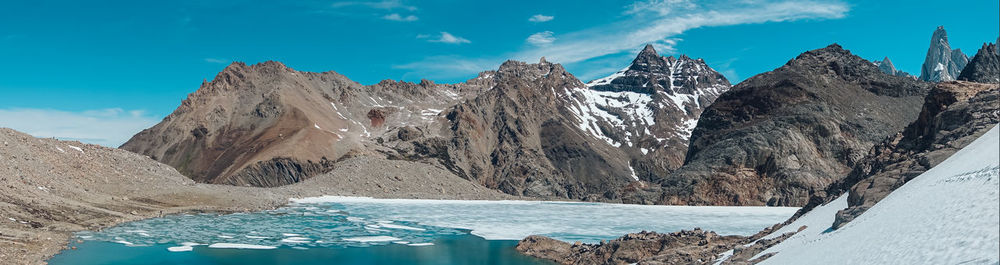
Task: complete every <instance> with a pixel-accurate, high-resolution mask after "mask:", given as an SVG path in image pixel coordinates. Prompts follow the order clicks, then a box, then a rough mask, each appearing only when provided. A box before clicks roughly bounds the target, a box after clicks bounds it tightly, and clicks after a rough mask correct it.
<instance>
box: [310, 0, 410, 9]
mask: <svg viewBox="0 0 1000 265" xmlns="http://www.w3.org/2000/svg"><path fill="white" fill-rule="evenodd" d="M330 7H333V8H342V7H366V8H373V9H382V10H394V9H404V10H409V11H416V10H417V7H415V6H411V5H407V4H404V3H403V1H400V0H383V1H374V2H366V1H345V2H335V3H333V4H330Z"/></svg>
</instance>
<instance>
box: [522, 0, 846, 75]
mask: <svg viewBox="0 0 1000 265" xmlns="http://www.w3.org/2000/svg"><path fill="white" fill-rule="evenodd" d="M693 5H694V4H691V3H690V2H687V1H652V2H641V4H633V5H630V6H628V7H626V9H627V11H626V13H628V14H632V19H628V20H625V21H622V22H620V23H617V24H613V25H607V26H603V27H596V28H591V29H586V30H582V31H578V32H571V33H567V34H562V35H560V40H559V45H549V46H544V47H536V48H534V49H528V50H524V51H521V52H519V53H518V54H517V55H516V56H515V57H516V58H518V59H520V60H530V59H533V58H538V57H542V56H545V57H546V58H547V59H549V60H550V61H553V62H560V63H573V62H579V61H583V60H587V59H590V58H595V57H600V56H604V55H608V54H614V53H620V52H625V51H633V50H635V49H637V48H639V47H642V46H643V45H644V44H646V43H658V44H660V45H661V46H662V49H663V50H669V49H673V45H672V43H673V42H676V41H677V40H676V39H673V38H672V37H673V36H676V35H678V34H681V33H683V32H685V31H687V30H690V29H695V28H701V27H712V26H729V25H739V24H759V23H766V22H782V21H792V20H801V19H837V18H842V17H844V16H845V14H846V13H847V11H848V7H847V5H845V4H842V3H839V2H812V1H795V2H786V1H779V2H767V1H743V2H737V3H722V4H706V6H693ZM673 8H682V9H684V11H685V12H674V11H671V10H672V9H673ZM657 48H661V47H657Z"/></svg>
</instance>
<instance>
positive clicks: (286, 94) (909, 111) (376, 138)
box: [121, 27, 997, 206]
mask: <svg viewBox="0 0 1000 265" xmlns="http://www.w3.org/2000/svg"><path fill="white" fill-rule="evenodd" d="M990 47H993V48H992V49H993V50H992V51H994V52H993V53H992V54H994V55H995V54H996V53H995V44H994V45H992V46H990V45H984V48H983V51H982V52H980V54H983V55H981V56H980V55H977V56H976V57H974V58H973V61H972V63H969V61H968V59H967V58H966V57H965V55H964V54H962V53H961V51H959V50H951V48H950V46H949V44H948V41H947V34H946V32H945V31H944V29H943V28H940V27H939V28H938V29H937V30H936V31H935V32H934V34H932V38H931V46H930V48H929V49H928V54H927V58H926V60H925V63H924V68H925V70H927V71H924V72H922V73H921V76H920V78H919V80H929V81H942V80H953V79H955V78H965V79H970V78H972V79H976V80H980V81H982V80H981V79H984V78H986V79H988V78H989V77H990V76H991V73H989V72H988V71H990V69H995V68H996V67H995V64H996V61H997V60H996V56H989V54H991V53H990V51H991V50H990V49H991V48H990ZM966 64H970V65H973V67H971V68H970V69H972V68H976V67H981V68H982V69H981V70H980V69H978V68H977V69H973V70H969V71H970V72H969V73H967V74H965V75H962V74H961V70H962V69H963V68H964V66H965V65H966ZM928 65H932V66H935V67H936V65H943V68H942V67H936V68H941V69H943V70H941V69H939V70H934V69H935V67H931V68H928V67H927V66H928ZM974 72H975V73H983V74H980V75H978V76H977V75H975V74H974ZM994 76H995V75H994ZM919 80H917V79H915V78H913V77H912V76H909V75H908V74H906V73H905V72H902V71H899V70H897V69H895V66H894V65H893V64H892V62H891V61H890V60H889V59H888V58H885V59H883V60H881V61H876V62H870V61H867V60H864V59H862V58H860V57H857V56H855V55H852V54H851V53H850V52H849V51H847V50H844V49H843V48H841V47H840V46H839V45H836V44H834V45H831V46H829V47H826V48H823V49H818V50H813V51H808V52H806V53H803V54H802V55H800V56H798V57H797V58H795V59H793V60H791V61H789V62H788V63H787V64H786V65H784V66H782V67H780V68H778V69H775V70H774V71H771V72H767V73H763V74H760V75H757V76H754V77H751V78H748V79H747V80H745V81H743V82H741V83H740V84H739V85H737V86H732V85H731V84H730V83H729V81H728V80H727V79H726V78H725V77H724V76H723V75H722V74H720V73H718V72H716V71H715V70H713V69H712V68H711V67H710V66H709V65H707V64H706V63H705V61H704V60H701V59H693V58H690V57H688V56H686V55H680V56H678V57H673V56H669V57H668V56H662V55H660V54H658V53H657V52H656V50H655V49H654V47H653V46H652V45H647V46H646V47H645V48H643V49H642V50H641V51H640V52H639V53H638V55H637V56H636V57H635V59H633V60H632V62H631V63H630V64H629V65H628V66H627V67H625V68H624V69H622V70H621V71H618V72H615V73H613V74H611V75H609V76H607V77H604V78H599V79H596V80H593V81H590V82H587V83H584V82H582V81H581V80H579V79H577V78H576V77H575V76H573V75H572V74H570V73H569V72H567V71H566V70H565V69H564V68H563V67H562V66H561V65H559V64H556V63H551V62H548V61H546V60H545V58H541V59H540V60H539V62H538V63H524V62H518V61H507V62H504V63H503V64H502V65H500V67H499V68H498V69H496V70H490V71H484V72H481V73H479V74H478V75H477V76H476V77H475V78H472V79H469V80H467V81H465V82H462V83H456V84H436V83H434V82H431V81H428V80H423V81H421V82H419V83H410V82H403V81H393V80H384V81H382V82H379V83H377V84H373V85H361V84H359V83H357V82H354V81H351V80H350V79H348V78H347V77H345V76H343V75H340V74H338V73H335V72H332V71H331V72H323V73H313V72H303V71H297V70H294V69H292V68H289V67H287V66H285V65H284V64H282V63H279V62H273V61H268V62H263V63H259V64H255V65H246V64H243V63H239V62H237V63H233V64H231V65H229V66H227V67H226V68H225V69H223V71H222V72H220V73H219V74H218V75H217V76H216V77H215V78H213V80H212V81H211V82H208V81H206V82H203V84H202V86H201V88H199V89H198V90H197V91H196V92H194V93H192V94H191V95H189V97H188V98H187V99H185V100H184V101H183V102H182V104H181V106H180V107H178V108H177V110H175V111H174V112H173V113H172V114H170V115H169V116H167V117H166V118H164V120H163V121H162V122H160V123H159V124H157V125H155V126H153V127H152V128H149V129H146V130H143V131H142V132H140V133H138V134H136V135H135V136H134V137H133V138H132V139H130V140H129V141H128V142H126V143H125V144H124V145H122V146H121V148H122V149H125V150H129V151H133V152H136V153H140V154H144V155H147V156H149V157H151V158H153V159H155V160H158V161H161V162H163V163H166V164H168V165H171V166H173V167H175V168H177V169H178V171H179V172H180V173H182V174H184V175H186V176H188V177H190V178H192V179H194V180H196V181H199V182H205V183H216V184H229V185H240V186H257V187H275V186H282V185H288V184H292V183H296V182H301V181H303V180H305V179H308V178H311V177H313V176H316V175H320V174H323V173H326V172H331V171H335V170H336V168H337V164H338V163H339V162H340V161H344V160H346V159H351V158H355V157H374V158H378V159H390V160H403V161H410V162H416V163H423V164H427V165H432V166H435V167H439V168H443V169H446V170H447V172H449V174H451V175H454V176H457V177H460V178H463V179H466V180H469V181H472V182H473V183H476V184H477V185H481V186H484V187H487V188H491V189H495V190H499V191H502V192H504V193H507V194H511V195H516V196H530V197H540V198H564V199H578V200H591V201H612V202H625V203H643V204H695V205H704V204H709V205H774V206H802V205H806V204H807V202H808V200H809V194H810V192H812V191H815V190H819V189H823V188H824V187H827V186H828V185H830V184H831V183H834V182H836V181H838V180H840V179H842V178H843V176H844V175H846V174H847V173H848V172H849V171H850V170H851V168H852V167H853V166H854V165H856V164H857V163H859V162H860V160H861V159H863V158H864V156H865V154H866V152H868V150H869V149H870V148H871V147H872V146H873V145H875V144H876V143H877V142H879V141H880V140H881V139H882V138H884V137H887V136H889V135H891V134H893V133H895V132H897V131H899V130H902V129H903V127H904V126H905V125H906V124H909V123H910V122H912V121H913V120H914V119H916V118H917V114H918V113H919V110H920V102H922V100H923V96H924V95H925V94H926V93H927V91H928V89H929V87H930V86H931V84H930V83H926V82H921V81H919ZM982 82H988V81H982Z"/></svg>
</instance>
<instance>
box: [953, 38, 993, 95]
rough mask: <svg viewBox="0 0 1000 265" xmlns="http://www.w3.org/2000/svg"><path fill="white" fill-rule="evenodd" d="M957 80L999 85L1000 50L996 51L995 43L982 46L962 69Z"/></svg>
mask: <svg viewBox="0 0 1000 265" xmlns="http://www.w3.org/2000/svg"><path fill="white" fill-rule="evenodd" d="M998 41H1000V39H998ZM958 80H964V81H971V82H978V83H991V84H1000V50H997V43H985V44H983V47H982V48H979V52H976V56H973V57H972V60H971V61H969V64H968V65H966V66H965V69H962V73H961V74H959V75H958Z"/></svg>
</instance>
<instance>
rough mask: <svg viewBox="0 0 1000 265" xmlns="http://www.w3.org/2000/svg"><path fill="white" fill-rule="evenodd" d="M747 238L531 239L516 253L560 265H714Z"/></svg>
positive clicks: (705, 234)
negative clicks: (587, 241) (593, 241)
mask: <svg viewBox="0 0 1000 265" xmlns="http://www.w3.org/2000/svg"><path fill="white" fill-rule="evenodd" d="M744 239H745V237H743V236H720V235H718V234H716V233H715V232H711V231H704V230H701V229H697V228H696V229H694V230H691V231H684V230H682V231H680V232H674V233H669V234H660V233H655V232H645V231H643V232H639V233H632V234H627V235H625V236H622V237H621V238H618V239H615V240H611V241H608V242H601V243H600V244H581V243H579V242H578V243H576V244H570V243H566V242H562V241H558V240H555V239H551V238H547V237H543V236H529V237H527V238H525V239H523V240H521V242H518V244H517V251H519V252H521V253H524V254H525V255H529V256H533V257H537V258H542V259H547V260H552V261H555V262H557V263H560V264H581V265H582V264H608V265H618V264H636V263H639V264H654V265H655V264H712V262H713V261H714V260H715V259H716V258H717V254H719V253H722V252H724V251H726V250H728V249H732V248H733V247H735V246H736V245H738V243H739V242H742V240H744Z"/></svg>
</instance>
